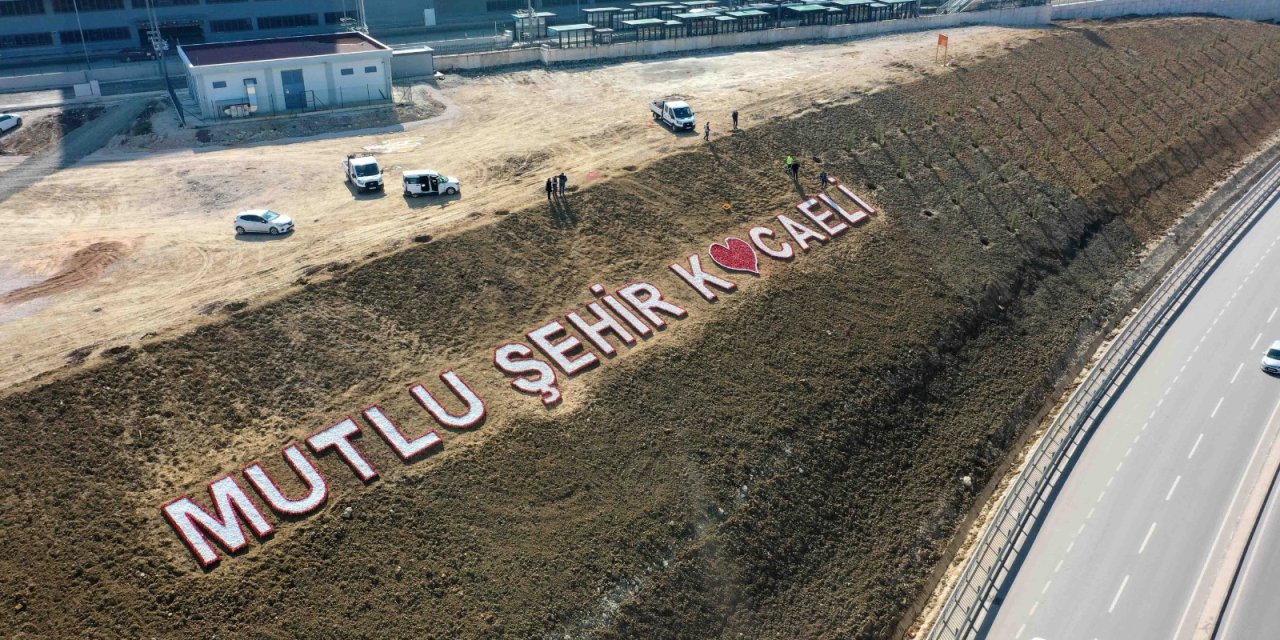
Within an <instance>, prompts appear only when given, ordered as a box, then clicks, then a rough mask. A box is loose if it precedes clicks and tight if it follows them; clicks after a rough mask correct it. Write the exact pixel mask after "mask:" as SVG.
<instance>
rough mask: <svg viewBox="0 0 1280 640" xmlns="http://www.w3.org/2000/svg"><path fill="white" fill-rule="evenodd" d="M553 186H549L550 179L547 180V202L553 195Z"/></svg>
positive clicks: (554, 189)
mask: <svg viewBox="0 0 1280 640" xmlns="http://www.w3.org/2000/svg"><path fill="white" fill-rule="evenodd" d="M555 191H556V188H555V185H553V184H551V178H547V201H548V202H550V201H551V194H553V193H555Z"/></svg>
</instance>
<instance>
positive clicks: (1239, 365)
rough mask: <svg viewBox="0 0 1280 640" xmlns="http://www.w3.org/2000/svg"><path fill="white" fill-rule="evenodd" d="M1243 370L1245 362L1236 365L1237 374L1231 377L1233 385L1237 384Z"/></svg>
mask: <svg viewBox="0 0 1280 640" xmlns="http://www.w3.org/2000/svg"><path fill="white" fill-rule="evenodd" d="M1241 369H1244V363H1243V362H1241V363H1240V364H1238V365H1236V372H1235V373H1234V374H1232V375H1231V384H1235V383H1236V378H1237V377H1239V376H1240V370H1241Z"/></svg>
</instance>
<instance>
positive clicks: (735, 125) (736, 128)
mask: <svg viewBox="0 0 1280 640" xmlns="http://www.w3.org/2000/svg"><path fill="white" fill-rule="evenodd" d="M733 130H734V131H737V130H738V112H737V111H734V112H733Z"/></svg>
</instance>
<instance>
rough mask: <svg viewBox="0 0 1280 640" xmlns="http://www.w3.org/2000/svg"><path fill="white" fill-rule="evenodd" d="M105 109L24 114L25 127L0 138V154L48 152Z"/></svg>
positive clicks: (73, 109)
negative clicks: (64, 137) (46, 150)
mask: <svg viewBox="0 0 1280 640" xmlns="http://www.w3.org/2000/svg"><path fill="white" fill-rule="evenodd" d="M105 110H106V108H105V107H101V106H89V107H68V108H65V109H48V110H41V111H43V112H44V113H42V114H24V115H23V123H22V127H21V128H19V129H18V130H16V131H13V132H11V133H10V134H9V135H7V136H5V137H4V138H0V155H22V156H29V155H32V154H35V153H39V152H41V151H44V150H45V149H49V148H51V147H53V146H55V145H57V144H58V141H59V140H61V139H62V138H63V136H66V135H67V134H68V133H71V132H72V131H74V130H75V129H78V128H79V127H80V126H82V125H84V124H85V123H86V122H89V121H90V120H93V119H94V118H97V117H98V116H100V115H102V113H103V112H104V111H105ZM31 115H36V117H34V118H33V117H31Z"/></svg>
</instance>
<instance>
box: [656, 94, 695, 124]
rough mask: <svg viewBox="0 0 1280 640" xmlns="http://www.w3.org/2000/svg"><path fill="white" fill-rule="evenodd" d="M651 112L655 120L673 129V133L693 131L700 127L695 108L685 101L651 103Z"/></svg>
mask: <svg viewBox="0 0 1280 640" xmlns="http://www.w3.org/2000/svg"><path fill="white" fill-rule="evenodd" d="M649 110H650V111H652V112H653V119H654V120H657V121H659V122H662V123H663V124H666V125H667V126H668V127H671V130H672V131H677V130H680V129H688V130H693V129H694V128H696V127H697V126H698V123H697V121H696V119H695V118H694V116H693V107H690V106H689V103H688V102H685V101H684V100H655V101H653V102H650V103H649Z"/></svg>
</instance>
